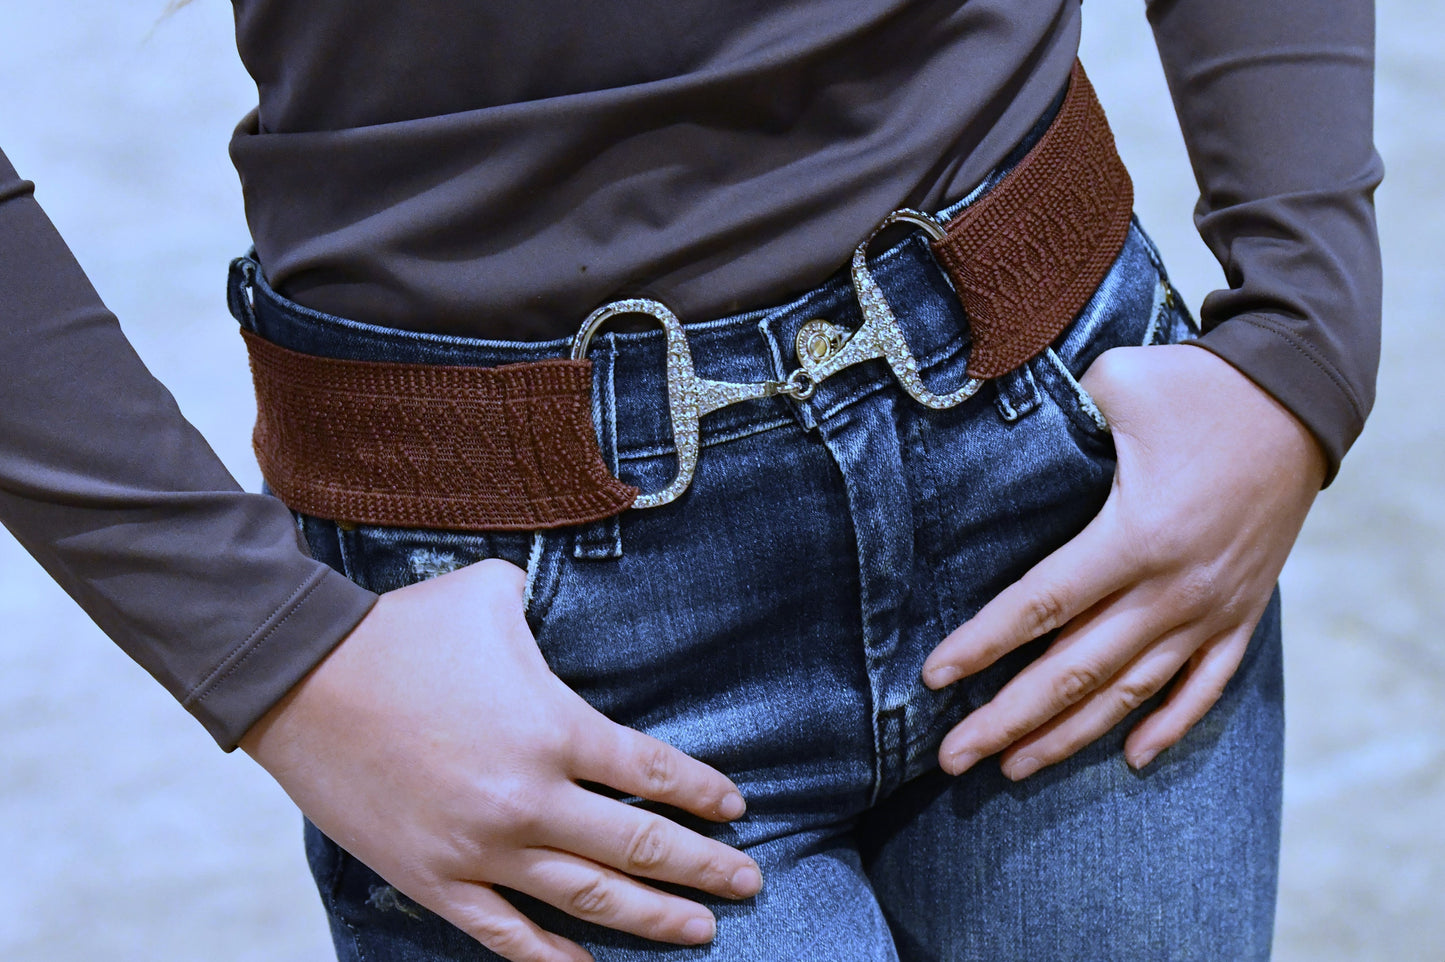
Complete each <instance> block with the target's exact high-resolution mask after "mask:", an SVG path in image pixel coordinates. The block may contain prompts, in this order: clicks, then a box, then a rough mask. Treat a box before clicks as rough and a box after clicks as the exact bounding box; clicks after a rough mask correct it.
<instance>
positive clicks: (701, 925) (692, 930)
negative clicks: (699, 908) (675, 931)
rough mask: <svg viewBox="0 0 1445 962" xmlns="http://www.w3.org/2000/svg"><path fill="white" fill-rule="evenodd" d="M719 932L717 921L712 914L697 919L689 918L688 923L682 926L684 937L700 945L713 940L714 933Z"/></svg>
mask: <svg viewBox="0 0 1445 962" xmlns="http://www.w3.org/2000/svg"><path fill="white" fill-rule="evenodd" d="M716 932H717V923H716V922H714V921H713V919H712V916H710V915H709V916H704V917H700V918H695V919H688V920H687V924H685V925H684V926H683V927H682V938H683V941H685V942H691V943H692V944H694V945H700V944H702V943H703V942H711V941H712V937H713V934H714V933H716Z"/></svg>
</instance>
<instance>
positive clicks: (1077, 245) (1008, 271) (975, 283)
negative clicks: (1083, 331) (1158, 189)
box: [933, 60, 1134, 378]
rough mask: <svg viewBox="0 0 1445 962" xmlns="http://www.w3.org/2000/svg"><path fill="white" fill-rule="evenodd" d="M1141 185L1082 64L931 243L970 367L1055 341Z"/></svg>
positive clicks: (1010, 362) (1120, 242) (1122, 233)
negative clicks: (1005, 166)
mask: <svg viewBox="0 0 1445 962" xmlns="http://www.w3.org/2000/svg"><path fill="white" fill-rule="evenodd" d="M1133 207H1134V185H1133V182H1132V181H1131V180H1130V179H1129V172H1128V171H1127V170H1125V168H1124V163H1123V161H1122V160H1120V159H1119V153H1118V150H1117V148H1116V147H1115V145H1114V135H1113V133H1112V132H1110V130H1109V122H1108V120H1106V119H1105V117H1104V108H1103V107H1102V106H1100V104H1099V99H1098V96H1097V95H1096V94H1095V93H1094V88H1093V86H1092V85H1091V84H1090V83H1089V78H1088V77H1086V76H1085V75H1084V68H1083V66H1082V65H1081V64H1080V63H1079V62H1078V61H1077V60H1076V61H1074V69H1073V73H1072V74H1071V75H1070V77H1069V90H1068V93H1067V94H1066V95H1065V96H1064V102H1063V104H1062V105H1061V106H1060V107H1059V112H1058V115H1057V116H1056V117H1055V118H1054V120H1053V122H1052V123H1051V124H1049V128H1048V130H1047V131H1045V132H1044V135H1043V136H1042V137H1041V138H1040V139H1039V142H1038V143H1037V144H1035V145H1034V147H1033V149H1032V150H1030V151H1029V152H1028V154H1027V155H1026V156H1025V157H1024V159H1023V160H1021V161H1019V163H1018V165H1017V166H1016V167H1014V169H1013V170H1012V171H1010V172H1009V174H1008V176H1006V177H1005V178H1004V179H1003V181H1002V182H1000V183H999V184H998V185H997V186H996V187H994V188H993V189H992V190H990V191H989V192H988V193H986V194H984V195H983V197H981V198H979V199H978V201H977V202H975V203H973V204H971V205H969V206H968V207H965V208H964V209H963V210H962V211H960V212H959V214H958V216H957V217H955V218H954V219H953V220H951V221H949V223H948V225H947V227H946V228H945V229H946V231H947V233H948V236H947V237H946V238H944V239H942V240H939V241H936V242H934V244H933V253H934V256H935V257H936V258H937V259H938V262H939V263H940V264H941V265H942V266H943V268H944V270H945V271H947V272H948V275H949V278H950V279H951V280H952V281H953V286H954V290H955V291H957V293H958V297H959V300H960V301H961V302H962V303H963V309H964V311H966V312H967V314H968V322H969V329H970V332H971V333H972V340H973V344H972V348H971V353H970V356H969V360H968V374H969V376H971V377H977V378H995V377H1000V376H1002V375H1004V374H1007V373H1008V372H1009V371H1011V370H1013V369H1014V368H1016V367H1018V366H1019V365H1020V364H1022V363H1023V362H1025V361H1027V360H1028V359H1029V358H1031V357H1033V356H1034V355H1036V354H1038V353H1039V352H1040V351H1042V350H1043V349H1044V348H1045V347H1047V346H1048V345H1049V344H1050V343H1051V342H1052V341H1053V340H1054V338H1056V337H1058V335H1059V334H1060V333H1061V332H1062V331H1063V330H1064V328H1066V327H1068V325H1069V323H1070V322H1071V321H1072V320H1073V319H1074V317H1075V316H1076V315H1077V314H1078V313H1079V311H1081V310H1082V309H1083V307H1084V305H1085V304H1087V303H1088V302H1089V298H1090V297H1092V296H1093V293H1094V291H1095V289H1096V288H1098V286H1099V283H1100V282H1101V281H1102V280H1103V279H1104V276H1105V275H1106V274H1107V273H1108V272H1109V268H1110V267H1111V266H1112V265H1113V263H1114V259H1115V258H1116V257H1118V255H1119V251H1120V250H1121V249H1122V248H1123V246H1124V240H1125V238H1126V237H1127V236H1128V233H1129V221H1130V216H1131V214H1132V212H1133Z"/></svg>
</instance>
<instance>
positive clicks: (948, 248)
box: [242, 63, 1133, 531]
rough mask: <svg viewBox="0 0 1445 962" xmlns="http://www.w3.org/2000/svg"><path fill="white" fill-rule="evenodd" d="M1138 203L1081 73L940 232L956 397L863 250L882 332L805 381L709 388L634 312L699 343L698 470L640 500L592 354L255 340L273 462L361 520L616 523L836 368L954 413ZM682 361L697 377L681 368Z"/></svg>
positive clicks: (292, 498)
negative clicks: (896, 318) (448, 356)
mask: <svg viewBox="0 0 1445 962" xmlns="http://www.w3.org/2000/svg"><path fill="white" fill-rule="evenodd" d="M1132 207H1133V186H1132V184H1131V183H1130V180H1129V175H1128V173H1127V172H1126V171H1125V169H1124V165H1123V163H1122V162H1121V161H1120V160H1119V156H1118V153H1117V151H1116V150H1115V147H1114V138H1113V135H1112V134H1111V133H1110V131H1109V125H1108V122H1107V121H1106V120H1105V119H1104V112H1103V109H1102V108H1101V107H1100V106H1099V102H1098V99H1097V97H1096V96H1095V94H1094V90H1093V87H1092V86H1090V84H1089V81H1088V78H1087V77H1085V76H1084V71H1083V68H1082V67H1081V66H1080V65H1079V64H1077V63H1075V65H1074V70H1073V74H1072V76H1071V78H1070V83H1069V90H1068V93H1067V94H1066V96H1065V98H1064V102H1063V104H1062V106H1060V108H1059V112H1058V115H1057V116H1056V117H1055V118H1054V120H1053V122H1052V123H1051V124H1050V126H1049V128H1048V130H1047V131H1045V133H1044V134H1043V136H1042V137H1041V138H1040V139H1039V141H1038V143H1037V144H1035V145H1034V147H1033V148H1032V149H1031V150H1030V151H1029V153H1028V154H1027V155H1026V156H1025V157H1024V159H1023V160H1022V161H1020V162H1019V164H1018V165H1017V166H1016V167H1015V168H1014V169H1013V171H1012V172H1010V173H1009V175H1008V176H1007V177H1005V178H1004V179H1003V180H1002V181H1001V182H1000V183H999V184H998V185H996V186H995V187H994V188H993V189H992V190H990V191H989V192H987V193H986V194H984V196H983V197H981V198H980V199H979V200H978V201H976V202H975V203H973V204H971V205H969V206H968V207H966V208H965V209H964V210H963V211H962V212H961V213H960V214H959V215H958V216H957V217H955V218H954V219H953V220H951V221H950V222H949V223H948V224H947V225H945V227H944V228H942V229H939V228H938V227H937V226H936V225H935V224H934V223H933V222H931V221H930V222H928V223H927V224H926V226H927V227H928V228H929V233H930V235H931V236H932V237H933V238H934V240H933V243H932V247H933V252H934V255H935V257H936V258H937V259H938V262H939V264H940V265H941V266H942V267H943V269H944V271H945V272H946V273H947V274H948V277H949V279H950V280H951V281H952V283H953V286H954V290H955V291H957V293H958V297H959V300H960V301H961V302H962V304H963V308H964V311H965V312H966V313H967V315H968V322H969V330H970V335H971V339H972V353H971V354H970V356H969V362H968V374H969V375H970V377H971V378H973V379H976V380H975V381H974V382H973V387H971V388H966V389H961V390H960V391H959V392H956V396H950V397H947V398H939V397H938V396H936V395H931V394H928V392H927V391H926V389H924V388H922V387H921V385H920V384H919V383H918V382H917V379H916V377H912V378H911V380H910V379H909V373H910V371H909V368H908V365H907V364H906V363H905V361H907V360H911V359H909V358H905V357H903V356H900V355H899V354H898V351H906V346H903V345H902V339H901V338H893V337H890V331H896V329H894V328H890V327H889V323H890V322H891V321H892V316H891V313H890V312H888V310H887V307H886V303H883V302H882V298H881V294H879V293H878V292H877V291H876V286H875V287H874V288H871V289H870V287H869V284H870V283H871V281H870V278H869V275H868V274H867V271H866V269H864V268H863V267H862V266H861V265H862V264H863V251H864V250H865V249H866V243H865V244H864V245H861V246H860V248H859V251H858V253H857V254H855V258H854V283H855V286H856V287H857V289H858V294H859V299H860V303H862V305H863V309H864V314H865V318H869V319H870V321H871V320H877V321H878V325H874V326H872V327H870V323H869V322H865V325H864V328H860V330H859V331H858V332H857V334H856V335H854V337H855V339H856V340H857V341H859V342H860V343H858V344H854V345H853V348H856V350H851V357H843V355H845V354H849V353H850V350H849V348H848V347H847V346H846V345H845V346H844V347H843V348H842V349H840V350H838V351H837V352H836V354H835V355H834V357H833V358H831V360H833V361H837V362H839V363H836V364H828V363H824V364H822V365H819V364H817V363H813V364H811V366H810V364H809V363H808V361H809V360H810V359H808V358H804V362H805V363H804V367H803V368H802V369H800V370H799V371H795V372H794V375H795V376H796V375H800V374H801V375H806V377H804V378H803V379H799V378H797V377H790V378H789V380H788V381H786V382H761V383H759V384H757V385H729V384H720V383H718V382H707V381H701V380H699V379H697V378H696V377H695V376H694V375H693V374H692V371H691V360H690V356H687V355H686V342H685V339H682V334H681V327H680V325H677V324H676V319H675V318H673V317H672V315H671V314H670V313H669V312H667V311H666V310H665V309H664V308H661V306H660V305H655V304H653V303H652V302H626V303H628V304H647V305H651V307H650V308H647V310H650V311H651V312H652V313H654V315H655V316H657V317H658V319H659V320H663V321H664V324H665V325H668V324H670V325H671V326H669V327H668V335H669V338H670V342H669V343H670V345H671V346H673V347H677V345H678V344H679V343H680V348H679V350H680V352H681V354H682V355H684V356H685V360H681V361H679V360H678V359H677V356H676V355H677V354H678V351H677V350H674V351H671V352H670V353H671V354H672V357H671V358H670V361H669V403H670V406H671V407H672V414H673V419H674V425H675V434H676V437H677V443H678V452H679V456H678V460H679V462H681V463H682V467H683V468H684V471H683V472H682V473H680V475H679V478H678V480H677V481H675V482H674V483H673V485H671V486H669V489H668V490H667V492H666V493H658V494H652V495H644V496H641V497H640V498H639V492H638V491H637V489H636V488H632V487H629V486H627V485H624V484H622V483H621V482H620V481H618V480H617V479H616V478H614V477H613V476H612V475H611V474H610V473H609V471H608V470H607V466H606V465H605V464H604V463H603V460H602V455H601V452H600V450H599V448H598V444H597V438H596V434H595V430H594V427H593V424H592V417H591V409H592V405H591V396H592V373H591V363H590V362H589V361H587V360H585V359H577V358H574V359H572V360H546V361H537V362H532V363H524V364H509V365H505V366H501V367H493V368H477V367H461V366H447V365H431V364H403V363H392V362H382V361H346V360H336V359H332V358H324V357H316V356H313V355H309V354H300V353H297V352H294V351H290V350H287V349H285V348H282V347H279V346H277V345H275V344H272V343H270V342H268V341H266V340H264V339H263V338H260V337H258V336H256V335H254V334H252V333H250V332H247V331H243V332H242V333H243V335H244V337H245V339H246V347H247V350H248V351H249V353H250V358H251V371H252V376H253V378H254V381H255V386H256V401H257V408H258V416H257V419H256V429H255V433H254V438H253V439H254V443H255V449H256V456H257V459H258V460H259V462H260V466H261V472H262V475H263V476H264V477H265V478H266V481H267V483H268V484H269V485H270V487H271V489H272V491H273V492H275V494H276V495H277V497H279V498H280V499H281V500H282V501H284V502H286V504H288V505H289V506H291V507H292V508H294V509H296V510H298V511H302V512H305V513H307V514H311V515H315V516H318V517H323V518H330V519H334V520H337V521H344V522H352V523H363V524H378V525H388V526H401V527H419V528H442V529H451V530H473V531H487V530H491V531H500V530H531V529H537V528H554V527H560V526H563V525H571V524H580V523H583V522H588V521H597V520H600V519H602V518H606V517H610V516H612V515H615V514H617V513H619V512H621V511H623V510H625V509H626V508H628V507H630V506H632V505H633V504H634V502H637V503H638V506H643V505H644V504H658V503H663V502H665V501H667V500H671V498H673V497H676V496H677V494H680V493H681V490H682V489H683V488H685V487H686V485H687V481H688V479H689V478H690V477H691V470H692V466H691V463H690V460H695V458H696V453H697V447H696V446H697V436H696V423H697V418H699V417H701V416H702V415H704V414H706V413H708V412H710V411H712V410H716V409H717V408H718V407H721V406H723V405H724V404H728V403H734V402H736V401H738V400H742V399H746V398H749V397H761V396H765V395H768V394H777V393H781V394H788V395H791V396H794V397H806V396H808V395H809V394H810V393H811V390H812V387H811V385H812V384H815V383H816V381H817V380H821V377H820V376H818V374H819V372H821V374H822V375H823V376H826V374H827V373H828V372H829V371H831V370H836V369H837V368H838V367H840V366H842V365H843V364H846V363H855V362H856V360H862V359H867V358H872V357H880V358H884V359H886V360H887V361H888V363H889V364H890V365H891V366H893V368H894V370H895V372H896V373H898V375H899V377H900V379H902V380H904V386H905V387H906V388H907V389H908V390H909V391H910V393H912V394H913V395H914V396H915V397H918V398H919V399H920V400H924V401H926V403H929V404H930V405H931V406H934V407H945V406H949V405H950V404H952V403H957V402H958V401H960V400H962V399H963V397H965V396H967V395H968V394H972V393H973V390H976V389H977V388H976V385H977V383H978V382H979V381H981V380H982V379H987V378H994V377H998V376H1000V375H1002V374H1005V373H1007V372H1008V371H1010V370H1012V369H1014V368H1015V367H1017V366H1018V365H1020V364H1022V363H1023V362H1024V361H1027V360H1028V359H1029V358H1031V357H1033V356H1034V355H1036V354H1038V353H1039V352H1040V351H1042V350H1043V349H1044V348H1045V347H1047V346H1048V345H1049V343H1050V342H1052V341H1053V340H1054V339H1055V338H1056V337H1058V335H1059V334H1060V333H1061V332H1062V331H1063V330H1064V328H1065V327H1067V326H1068V324H1069V322H1070V321H1071V320H1073V318H1074V317H1075V316H1076V315H1077V314H1078V312H1079V311H1080V310H1081V309H1082V308H1083V306H1084V304H1085V303H1087V301H1088V300H1089V298H1090V296H1092V294H1093V292H1094V290H1095V289H1096V288H1097V287H1098V286H1099V283H1100V282H1101V281H1102V280H1103V278H1104V275H1105V274H1106V273H1107V272H1108V270H1109V267H1110V265H1111V264H1112V263H1113V261H1114V258H1115V257H1116V256H1117V255H1118V253H1119V250H1120V249H1121V247H1122V246H1123V243H1124V238H1125V235H1126V234H1127V233H1128V229H1129V218H1130V213H1131V210H1132ZM921 216H922V215H917V214H913V213H911V212H909V213H908V216H906V217H898V216H896V215H895V216H894V218H892V219H893V220H899V219H901V220H908V221H914V222H917V220H918V219H919V218H920V217H921ZM870 309H871V311H872V313H870ZM608 310H612V313H613V314H615V313H620V311H617V310H615V309H604V310H603V311H600V312H597V313H594V315H593V316H592V317H590V318H589V319H588V321H587V322H585V323H584V334H585V335H586V336H585V337H584V336H579V340H578V350H577V351H576V352H575V353H576V354H577V355H578V356H579V357H582V356H585V349H586V341H587V339H588V338H590V333H591V331H592V330H595V328H596V326H597V324H596V323H594V320H597V319H605V317H606V316H611V315H610V314H608V313H606V312H607V311H608ZM879 312H881V315H880V314H879ZM662 315H666V319H664V318H663V317H662ZM875 328H877V329H876V330H875ZM865 329H867V331H868V333H867V334H866V335H865ZM863 341H868V342H869V344H868V345H864V344H863V343H862V342H863ZM865 348H866V350H865ZM800 353H801V352H800ZM811 360H812V361H814V362H816V361H817V358H813V359H811ZM674 361H677V363H678V364H681V365H682V367H681V368H680V369H678V370H674V364H673V362H674ZM920 392H921V393H920ZM689 452H690V453H689Z"/></svg>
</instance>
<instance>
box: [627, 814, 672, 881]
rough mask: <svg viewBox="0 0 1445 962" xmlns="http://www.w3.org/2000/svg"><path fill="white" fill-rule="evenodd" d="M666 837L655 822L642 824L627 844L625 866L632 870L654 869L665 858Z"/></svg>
mask: <svg viewBox="0 0 1445 962" xmlns="http://www.w3.org/2000/svg"><path fill="white" fill-rule="evenodd" d="M667 849H668V845H667V837H666V834H665V833H664V832H663V830H662V827H661V826H660V825H657V824H656V823H652V824H647V825H644V826H642V828H641V829H640V830H638V831H637V832H635V833H634V834H633V836H632V840H631V841H630V842H629V843H628V845H627V868H628V871H632V872H643V871H647V870H649V869H655V868H657V867H658V866H659V865H661V864H662V863H663V862H665V861H666V860H667Z"/></svg>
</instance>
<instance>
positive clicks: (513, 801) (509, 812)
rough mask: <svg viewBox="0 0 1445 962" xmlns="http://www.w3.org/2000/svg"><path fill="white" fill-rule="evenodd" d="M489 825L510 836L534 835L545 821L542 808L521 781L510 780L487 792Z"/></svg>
mask: <svg viewBox="0 0 1445 962" xmlns="http://www.w3.org/2000/svg"><path fill="white" fill-rule="evenodd" d="M486 808H487V823H488V824H489V825H491V826H493V827H494V828H495V829H501V830H502V831H503V832H506V833H509V834H522V835H528V834H532V833H533V832H534V831H535V829H537V828H538V827H539V826H540V825H541V823H542V820H543V816H542V809H541V806H540V805H538V804H537V802H536V799H535V798H534V797H533V793H532V792H531V791H530V790H529V788H528V787H527V786H526V785H525V784H523V783H522V782H521V781H520V780H516V779H509V780H507V781H504V782H501V783H499V784H497V785H494V786H492V787H491V789H490V791H488V792H487V802H486Z"/></svg>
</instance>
